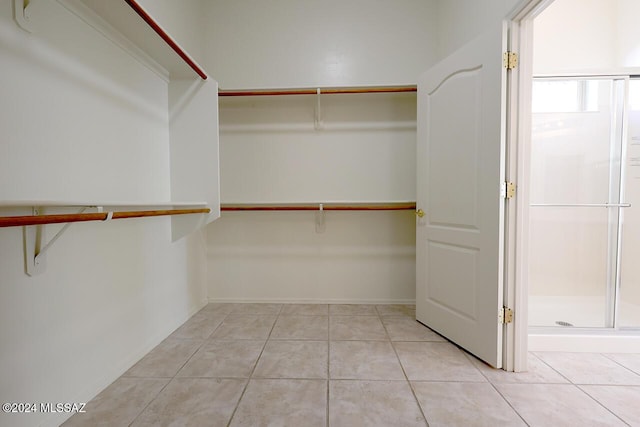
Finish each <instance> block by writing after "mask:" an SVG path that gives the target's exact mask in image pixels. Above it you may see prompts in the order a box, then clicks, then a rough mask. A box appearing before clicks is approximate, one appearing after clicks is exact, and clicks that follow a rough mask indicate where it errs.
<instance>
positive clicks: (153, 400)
mask: <svg viewBox="0 0 640 427" xmlns="http://www.w3.org/2000/svg"><path fill="white" fill-rule="evenodd" d="M207 305H209V304H207ZM205 307H206V305H205V306H204V307H202V308H201V309H200V310H198V311H197V312H196V313H194V314H193V316H195V315H196V314H198V313H200V312H201V311H202V310H203V309H204V308H205ZM228 315H229V313H227V314H225V315H224V317H223V319H222V320H221V321H220V323H219V324H218V326H216V327H215V328H214V329H213V331H211V334H209V337H211V335H213V333H214V332H215V331H216V330H217V329H218V328H219V327H220V325H222V322H224V319H226V318H227V316H228ZM193 316H191V317H189V318H188V319H187V320H186V321H185V322H184V323H183V324H182V325H180V326H178V328H177V329H179V328H181V327H182V326H183V325H185V324H186V323H187V322H188V321H189V320H191V318H193ZM177 329H176V330H177ZM174 332H175V331H174ZM169 336H171V335H169ZM167 338H169V337H167ZM165 339H166V338H165ZM163 341H164V340H163ZM194 341H195V340H194ZM205 341H206V339H204V340H202V342H201V343H200V345H199V346H198V348H196V351H194V352H193V353H192V354H191V356H189V357H188V358H187V360H186V361H185V362H184V363H183V364H182V365H181V366H180V367H179V368H178V370H177V371H176V373H175V374H173V376H172V377H162V378H163V379H167V378H169V381H167V383H166V384H165V385H164V386H163V387H162V388H161V389H160V390H159V391H158V393H156V395H155V396H154V397H153V399H151V400H150V401H149V403H147V404H146V405H145V407H144V408H142V410H141V411H140V412H138V414H137V415H136V416H135V417H134V418H133V420H131V422H130V423H129V424H128V425H129V426H132V425H133V423H135V422H136V420H137V419H138V418H140V415H142V414H143V413H144V411H146V410H147V408H148V407H149V406H151V404H152V403H153V402H155V400H156V399H157V398H158V396H160V394H161V393H162V392H163V391H164V389H165V388H167V387H168V386H169V384H171V382H172V381H173V380H174V379H175V378H176V375H178V372H180V370H182V368H184V365H186V364H187V362H188V361H189V360H191V358H192V357H193V355H194V354H196V353H197V352H198V350H200V349H201V348H202V346H204V343H205ZM151 351H153V349H152V350H151ZM151 351H150V352H149V353H151ZM149 353H147V354H149ZM145 356H146V354H145V355H144V356H143V358H144V357H145ZM140 360H142V359H140ZM134 366H135V365H134ZM129 369H131V368H129ZM120 378H122V376H120ZM120 378H118V379H120ZM142 378H154V377H142ZM118 379H116V381H117V380H118Z"/></svg>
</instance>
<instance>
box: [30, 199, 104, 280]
mask: <svg viewBox="0 0 640 427" xmlns="http://www.w3.org/2000/svg"><path fill="white" fill-rule="evenodd" d="M85 210H87V208H86V207H84V208H82V209H80V211H79V212H78V213H79V214H80V213H83V212H84V211H85ZM99 211H101V209H100V208H99ZM33 215H40V209H39V208H33ZM71 224H72V223H71V222H68V223H66V224H65V225H64V226H63V227H62V228H61V229H60V231H58V232H57V233H56V235H55V236H53V238H51V240H49V242H47V244H45V245H43V244H42V241H43V237H44V230H45V226H44V225H35V226H25V227H24V232H23V235H24V257H25V265H26V266H25V269H26V272H27V275H29V276H36V275H38V274H41V273H43V272H44V271H45V268H46V260H47V258H46V256H45V254H46V252H47V251H48V250H49V249H50V248H51V246H53V244H54V243H55V242H56V240H58V239H59V238H60V237H62V235H63V234H64V233H65V231H67V229H69V227H70V226H71Z"/></svg>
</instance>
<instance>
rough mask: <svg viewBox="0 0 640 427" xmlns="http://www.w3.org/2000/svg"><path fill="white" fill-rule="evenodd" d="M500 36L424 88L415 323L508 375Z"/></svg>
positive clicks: (446, 67)
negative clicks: (502, 313)
mask: <svg viewBox="0 0 640 427" xmlns="http://www.w3.org/2000/svg"><path fill="white" fill-rule="evenodd" d="M503 34H504V31H503V29H502V28H500V29H496V30H494V31H492V32H490V33H487V34H485V35H483V36H481V37H479V38H477V39H476V40H474V41H472V42H471V43H469V44H468V45H466V46H465V47H463V48H462V49H460V50H459V51H457V52H455V53H454V54H453V55H451V56H449V57H448V58H446V59H444V60H443V61H441V62H440V63H438V64H437V65H435V66H434V67H433V68H431V69H430V70H429V71H427V72H426V73H425V74H423V75H422V76H421V78H420V79H419V82H418V142H417V166H418V167H417V177H418V182H417V202H418V208H421V209H423V210H424V211H425V216H424V217H423V218H418V219H417V221H418V222H417V227H416V265H417V271H416V305H417V307H416V317H417V319H418V320H419V321H420V322H422V323H424V324H425V325H427V326H429V327H430V328H432V329H434V330H436V331H437V332H439V333H440V334H442V335H444V336H445V337H447V338H448V339H450V340H451V341H453V342H455V343H456V344H458V345H460V346H461V347H463V348H465V349H466V350H468V351H469V352H471V353H473V354H474V355H476V356H477V357H479V358H481V359H483V360H485V361H486V362H488V363H489V364H491V365H492V366H495V367H501V365H502V325H501V324H499V320H498V312H499V308H501V307H502V297H503V289H502V286H503V284H502V278H503V271H502V270H503V249H504V247H503V246H504V244H503V233H504V223H503V221H504V200H503V198H502V196H501V186H502V183H503V182H504V170H505V168H504V160H505V159H504V154H505V151H504V150H505V138H504V137H505V129H504V123H505V120H504V117H505V115H504V105H505V104H504V102H505V96H504V95H505V77H506V76H505V71H504V69H503V68H502V52H503V51H504V50H505V49H504V48H505V43H504V40H505V38H504V37H503Z"/></svg>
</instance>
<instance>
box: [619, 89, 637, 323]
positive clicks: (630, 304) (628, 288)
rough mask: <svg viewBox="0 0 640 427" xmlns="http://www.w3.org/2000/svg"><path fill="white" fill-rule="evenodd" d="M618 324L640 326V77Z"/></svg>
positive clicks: (633, 106) (631, 132) (628, 162)
mask: <svg viewBox="0 0 640 427" xmlns="http://www.w3.org/2000/svg"><path fill="white" fill-rule="evenodd" d="M628 106H629V108H628V111H629V112H628V115H627V124H628V126H627V135H626V149H627V153H626V156H625V162H624V167H625V168H626V170H625V174H624V175H625V177H624V184H625V185H624V200H625V201H626V202H628V203H629V204H631V207H630V208H627V209H624V210H623V212H622V214H623V215H622V244H621V256H620V292H619V297H618V307H619V314H618V325H619V327H621V328H640V262H638V257H639V256H640V79H631V80H630V81H629V103H628Z"/></svg>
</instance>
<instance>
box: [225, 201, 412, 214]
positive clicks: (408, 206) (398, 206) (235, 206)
mask: <svg viewBox="0 0 640 427" xmlns="http://www.w3.org/2000/svg"><path fill="white" fill-rule="evenodd" d="M415 208H416V202H415V201H384V202H300V203H297V202H296V203H290V202H285V203H223V204H221V205H220V210H221V211H223V212H224V211H227V212H228V211H318V210H324V211H397V210H414V209H415Z"/></svg>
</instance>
